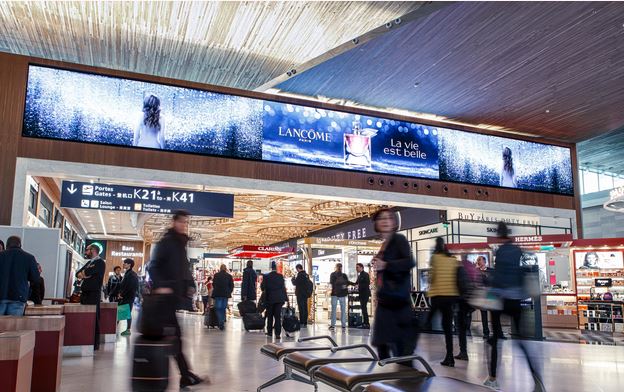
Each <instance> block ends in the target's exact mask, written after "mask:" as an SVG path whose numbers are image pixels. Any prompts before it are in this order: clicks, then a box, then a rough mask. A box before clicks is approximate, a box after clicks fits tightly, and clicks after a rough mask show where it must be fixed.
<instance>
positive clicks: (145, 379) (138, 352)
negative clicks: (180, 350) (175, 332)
mask: <svg viewBox="0 0 624 392" xmlns="http://www.w3.org/2000/svg"><path fill="white" fill-rule="evenodd" d="M171 339H172V338H171V337H163V338H149V337H145V336H139V337H138V338H137V339H136V341H135V342H134V354H133V359H132V377H131V379H132V391H134V392H147V391H150V392H151V391H163V392H164V391H165V390H166V389H167V386H168V385H169V356H170V355H171V352H172V342H171Z"/></svg>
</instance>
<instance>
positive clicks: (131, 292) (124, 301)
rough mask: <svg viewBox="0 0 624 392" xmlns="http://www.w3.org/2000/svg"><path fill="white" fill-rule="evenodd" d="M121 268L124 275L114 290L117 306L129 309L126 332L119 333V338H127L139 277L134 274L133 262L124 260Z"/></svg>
mask: <svg viewBox="0 0 624 392" xmlns="http://www.w3.org/2000/svg"><path fill="white" fill-rule="evenodd" d="M123 268H124V271H125V273H124V275H123V279H122V280H121V283H120V284H119V286H118V288H117V290H116V291H117V298H116V300H117V303H118V304H119V305H128V306H129V307H130V318H129V319H128V320H126V321H127V324H126V330H125V331H123V332H122V333H121V336H129V335H130V329H131V328H132V305H134V299H135V298H136V296H137V295H138V292H139V276H138V275H137V274H136V272H134V260H132V259H125V260H124V261H123Z"/></svg>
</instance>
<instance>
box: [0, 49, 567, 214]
mask: <svg viewBox="0 0 624 392" xmlns="http://www.w3.org/2000/svg"><path fill="white" fill-rule="evenodd" d="M29 61H31V62H37V63H39V64H43V65H53V66H62V67H65V68H74V69H77V70H83V71H90V72H100V73H108V74H111V75H115V76H121V77H131V78H139V79H145V80H148V81H153V82H160V83H171V84H179V85H181V86H185V87H193V88H204V89H210V90H214V91H219V92H224V93H230V94H238V95H245V96H249V97H254V98H261V99H276V98H275V97H274V96H271V95H267V94H262V93H256V92H249V91H241V90H236V89H231V88H220V87H215V86H205V85H200V84H197V83H190V82H179V81H173V80H169V79H165V78H160V77H150V76H143V75H135V74H130V73H127V72H122V71H112V70H102V69H97V68H93V67H87V66H82V65H72V64H64V63H59V62H55V61H48V60H41V59H29V58H27V57H20V56H14V55H0V85H2V86H8V89H6V90H3V91H4V93H0V94H2V95H0V99H3V100H4V101H5V102H7V105H4V106H2V107H0V110H2V111H1V112H0V124H1V125H0V126H2V127H3V132H2V133H0V137H1V138H2V139H0V140H1V141H3V142H4V141H5V140H6V143H7V144H6V149H5V148H4V147H3V150H9V151H11V153H10V154H9V156H8V157H6V156H5V157H3V158H0V159H4V160H7V161H10V162H9V163H10V165H9V169H7V168H6V165H4V166H3V167H2V168H0V170H2V174H3V176H2V184H0V185H1V186H2V188H0V189H2V190H3V193H2V196H1V200H0V224H3V223H8V222H9V218H10V207H8V206H10V201H11V198H12V195H11V194H12V188H13V176H14V167H15V157H16V156H20V157H27V158H37V159H51V160H61V161H72V162H84V163H93V164H103V165H115V166H125V167H136V168H146V169H157V170H170V171H179V172H189V173H200V174H212V175H223V176H232V177H241V178H253V179H260V180H274V181H286V182H294V183H305V184H318V185H327V186H337V187H346V188H353V189H375V190H386V191H394V192H407V193H411V194H426V195H432V196H443V197H455V198H460V199H463V198H465V199H472V200H487V201H494V202H503V203H512V204H524V205H535V206H543V207H557V208H566V209H574V208H575V198H574V197H571V196H561V195H552V194H546V193H537V192H525V191H518V190H512V189H500V188H494V187H485V186H474V185H463V184H454V183H444V182H441V181H432V180H418V179H412V178H405V177H398V176H386V175H377V174H369V173H355V172H347V171H339V170H331V169H322V168H314V167H306V166H294V165H287V164H279V163H268V162H254V161H246V160H236V159H228V158H218V157H209V156H201V155H190V154H180V153H173V152H165V151H153V150H139V149H132V148H127V147H114V146H104V145H95V144H84V143H77V142H66V141H58V140H44V139H32V138H22V137H20V135H21V122H22V120H21V118H22V112H23V102H24V92H25V83H26V75H27V65H28V62H29ZM279 100H281V101H285V102H291V103H293V104H302V105H306V104H307V105H310V104H311V103H310V102H306V101H304V100H300V99H290V98H284V97H280V98H279ZM1 102H2V101H0V103H1ZM322 107H324V108H326V109H333V110H345V108H342V107H338V106H335V105H330V104H324V105H322ZM364 112H365V113H364V114H367V115H372V116H383V117H387V118H395V119H398V120H405V121H417V120H415V119H413V118H409V117H405V116H398V115H390V114H388V113H381V112H376V111H364ZM418 121H419V122H422V121H420V120H418ZM429 123H430V124H431V125H436V126H442V125H443V124H440V123H435V122H429ZM462 129H465V130H468V131H476V130H475V129H469V128H462ZM479 132H481V133H490V134H496V133H493V132H484V131H481V130H479ZM498 135H499V136H505V135H500V134H498ZM531 140H532V141H536V140H535V139H531ZM3 144H4V143H3ZM554 144H558V145H562V146H566V147H573V145H570V144H565V143H554ZM14 151H17V154H15V153H14ZM11 162H12V163H11ZM11 165H12V166H11ZM573 170H575V171H576V162H574V167H573ZM9 172H10V173H9ZM404 183H407V186H404ZM415 185H416V187H415Z"/></svg>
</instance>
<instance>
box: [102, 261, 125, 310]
mask: <svg viewBox="0 0 624 392" xmlns="http://www.w3.org/2000/svg"><path fill="white" fill-rule="evenodd" d="M122 279H123V276H122V275H121V267H120V266H118V265H116V266H115V267H114V268H113V275H111V277H110V278H108V282H107V283H106V289H105V290H104V295H106V298H107V299H108V302H116V301H117V294H118V292H117V289H118V288H119V284H120V283H121V280H122Z"/></svg>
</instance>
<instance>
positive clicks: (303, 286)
mask: <svg viewBox="0 0 624 392" xmlns="http://www.w3.org/2000/svg"><path fill="white" fill-rule="evenodd" d="M295 268H296V270H297V276H295V277H294V278H292V284H293V285H294V286H295V297H297V307H298V308H299V320H300V322H301V327H302V328H305V327H307V326H308V298H310V295H311V293H310V291H309V289H310V286H311V285H312V282H311V281H310V277H309V276H308V274H307V273H306V272H305V271H304V270H303V266H302V265H301V264H297V266H296V267H295Z"/></svg>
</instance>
